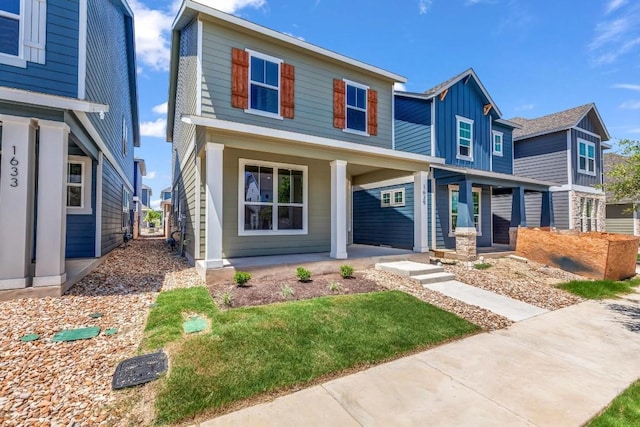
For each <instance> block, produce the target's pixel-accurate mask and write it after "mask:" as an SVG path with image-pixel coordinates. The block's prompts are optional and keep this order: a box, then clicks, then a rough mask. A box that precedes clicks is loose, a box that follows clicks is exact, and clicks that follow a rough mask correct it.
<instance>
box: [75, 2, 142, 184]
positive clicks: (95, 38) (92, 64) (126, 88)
mask: <svg viewBox="0 0 640 427" xmlns="http://www.w3.org/2000/svg"><path fill="white" fill-rule="evenodd" d="M127 19H128V18H125V16H124V14H123V12H122V10H120V9H119V8H118V7H117V6H116V5H115V4H114V2H113V0H87V76H86V98H87V100H89V101H94V102H98V103H101V104H107V105H108V106H109V112H108V113H107V114H105V115H104V119H101V118H100V115H99V114H88V117H89V120H90V121H91V123H92V124H93V126H94V127H95V128H96V130H97V131H98V133H99V134H100V136H101V138H102V139H103V141H104V142H105V144H106V145H107V147H108V148H109V151H111V153H112V154H113V156H114V157H115V159H116V161H117V162H118V164H119V165H120V166H121V167H122V169H123V170H124V172H125V173H126V175H127V178H128V180H129V182H130V183H131V184H133V116H132V114H133V112H132V105H131V103H132V95H131V90H132V88H131V87H130V80H129V72H130V71H131V70H129V62H128V57H129V55H133V54H134V53H133V52H128V47H127V46H128V43H127V35H126V32H127V26H128V24H127ZM134 72H135V70H134ZM123 117H124V120H125V121H126V124H127V126H126V127H127V131H128V136H127V140H128V148H127V154H126V155H124V154H123V152H122V140H123V131H122V128H123V126H122V120H123Z"/></svg>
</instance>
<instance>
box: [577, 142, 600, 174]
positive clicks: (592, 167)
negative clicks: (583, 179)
mask: <svg viewBox="0 0 640 427" xmlns="http://www.w3.org/2000/svg"><path fill="white" fill-rule="evenodd" d="M578 172H580V173H584V174H587V175H594V176H595V174H596V145H595V144H594V143H593V142H589V141H585V140H584V139H578Z"/></svg>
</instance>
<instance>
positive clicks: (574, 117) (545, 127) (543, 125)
mask: <svg viewBox="0 0 640 427" xmlns="http://www.w3.org/2000/svg"><path fill="white" fill-rule="evenodd" d="M594 107H595V105H594V104H593V103H591V104H585V105H581V106H579V107H575V108H571V109H569V110H565V111H560V112H559V113H553V114H548V115H546V116H542V117H538V118H537V119H525V118H522V117H515V118H513V119H509V121H511V122H515V123H517V124H519V125H520V126H522V129H516V130H514V131H513V138H514V139H523V138H526V137H530V136H533V135H540V134H545V133H553V132H558V131H561V130H566V129H570V128H572V127H574V126H576V125H577V124H578V123H579V122H580V120H582V118H583V117H584V116H585V114H587V113H588V112H589V110H591V109H592V108H594ZM603 137H604V135H603Z"/></svg>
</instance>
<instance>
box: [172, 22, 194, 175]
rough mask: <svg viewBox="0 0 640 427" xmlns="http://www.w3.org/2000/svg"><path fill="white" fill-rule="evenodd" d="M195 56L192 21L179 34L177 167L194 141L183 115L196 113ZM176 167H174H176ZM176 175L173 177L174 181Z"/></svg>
mask: <svg viewBox="0 0 640 427" xmlns="http://www.w3.org/2000/svg"><path fill="white" fill-rule="evenodd" d="M197 54H198V23H197V21H193V22H192V23H191V24H189V25H187V26H186V27H185V28H184V29H183V30H182V31H181V32H180V60H179V63H178V82H177V86H176V99H175V103H176V108H175V116H174V121H173V122H174V129H173V136H174V139H173V141H174V142H173V148H174V149H175V150H176V152H175V154H176V156H177V158H176V160H175V161H177V162H178V165H179V164H180V162H181V161H182V159H183V158H184V157H185V156H187V155H189V153H187V150H188V149H189V147H190V146H191V144H192V143H193V141H194V135H195V126H193V125H189V124H187V123H183V122H182V120H181V118H182V116H183V115H190V114H195V113H196V104H197V76H198V66H197ZM178 165H176V166H178ZM176 178H177V175H174V179H176Z"/></svg>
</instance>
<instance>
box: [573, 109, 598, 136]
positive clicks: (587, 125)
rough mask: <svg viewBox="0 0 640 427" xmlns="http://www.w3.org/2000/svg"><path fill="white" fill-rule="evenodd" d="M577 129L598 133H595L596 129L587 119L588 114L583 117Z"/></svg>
mask: <svg viewBox="0 0 640 427" xmlns="http://www.w3.org/2000/svg"><path fill="white" fill-rule="evenodd" d="M578 127H579V128H582V129H584V130H588V131H589V132H593V133H598V132H597V131H596V127H595V126H594V124H593V121H592V120H591V119H590V118H589V114H587V115H586V116H584V118H583V119H582V120H580V123H578Z"/></svg>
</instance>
